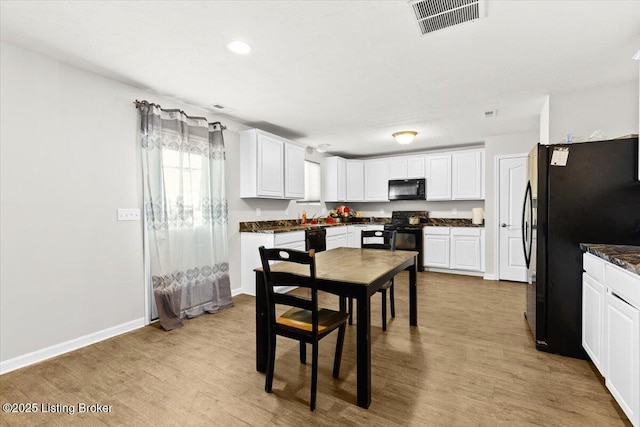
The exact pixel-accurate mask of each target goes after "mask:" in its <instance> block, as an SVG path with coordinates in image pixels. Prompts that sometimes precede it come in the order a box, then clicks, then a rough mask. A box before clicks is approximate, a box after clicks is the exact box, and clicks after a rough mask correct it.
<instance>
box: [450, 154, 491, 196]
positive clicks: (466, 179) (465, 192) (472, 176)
mask: <svg viewBox="0 0 640 427" xmlns="http://www.w3.org/2000/svg"><path fill="white" fill-rule="evenodd" d="M451 164H452V171H451V174H452V175H451V177H452V178H451V187H452V193H451V198H452V199H453V200H481V199H484V150H467V151H459V152H454V153H453V154H452V155H451Z"/></svg>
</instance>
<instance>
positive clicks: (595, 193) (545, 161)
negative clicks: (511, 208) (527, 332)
mask: <svg viewBox="0 0 640 427" xmlns="http://www.w3.org/2000/svg"><path fill="white" fill-rule="evenodd" d="M638 161H639V159H638V138H637V136H636V137H633V138H624V139H615V140H607V141H595V142H585V143H574V144H558V145H540V144H538V145H537V146H536V147H534V149H533V150H532V151H531V153H530V154H529V158H528V162H527V169H528V171H527V173H528V183H527V189H526V193H525V198H524V206H523V214H522V218H523V219H522V221H523V227H522V230H523V233H522V234H523V236H522V242H523V249H524V253H525V261H526V263H527V267H528V283H527V307H526V310H527V311H526V312H525V317H526V318H527V322H528V323H529V327H530V329H531V332H532V333H533V338H534V339H535V343H536V348H538V349H539V350H543V351H547V352H550V353H556V354H561V355H564V356H570V357H577V358H581V359H586V357H587V356H586V353H585V352H584V350H583V349H582V271H583V270H582V251H581V250H580V247H579V244H580V243H611V244H621V245H625V244H626V245H640V182H639V181H638Z"/></svg>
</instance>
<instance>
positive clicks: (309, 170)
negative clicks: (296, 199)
mask: <svg viewBox="0 0 640 427" xmlns="http://www.w3.org/2000/svg"><path fill="white" fill-rule="evenodd" d="M320 188H321V186H320V163H315V162H310V161H308V160H305V161H304V199H303V200H300V202H301V203H320Z"/></svg>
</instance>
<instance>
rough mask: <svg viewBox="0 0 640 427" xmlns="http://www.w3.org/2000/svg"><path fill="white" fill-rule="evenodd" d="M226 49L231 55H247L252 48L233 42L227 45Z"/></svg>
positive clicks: (238, 41) (241, 42) (240, 42)
mask: <svg viewBox="0 0 640 427" xmlns="http://www.w3.org/2000/svg"><path fill="white" fill-rule="evenodd" d="M227 49H229V50H230V51H231V52H233V53H237V54H238V55H246V54H247V53H249V52H251V49H252V48H251V46H250V45H249V43H246V42H243V41H240V40H234V41H231V42H229V43H227Z"/></svg>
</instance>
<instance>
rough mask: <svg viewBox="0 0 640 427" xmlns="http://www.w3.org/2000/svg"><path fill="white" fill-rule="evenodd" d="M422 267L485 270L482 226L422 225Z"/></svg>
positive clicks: (472, 270) (462, 270) (455, 270)
mask: <svg viewBox="0 0 640 427" xmlns="http://www.w3.org/2000/svg"><path fill="white" fill-rule="evenodd" d="M422 244H423V262H424V266H425V267H431V268H437V269H446V270H450V272H476V273H477V272H482V271H484V229H483V228H479V227H433V226H432V227H429V226H427V227H424V229H423V239H422Z"/></svg>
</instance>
